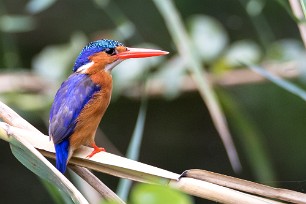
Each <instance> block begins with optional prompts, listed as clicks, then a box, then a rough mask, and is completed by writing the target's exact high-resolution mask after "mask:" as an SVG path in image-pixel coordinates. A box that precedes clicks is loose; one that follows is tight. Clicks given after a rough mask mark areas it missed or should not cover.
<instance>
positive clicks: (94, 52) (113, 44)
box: [73, 39, 168, 74]
mask: <svg viewBox="0 0 306 204" xmlns="http://www.w3.org/2000/svg"><path fill="white" fill-rule="evenodd" d="M166 54H168V52H165V51H161V50H153V49H143V48H130V47H126V46H124V45H123V44H122V43H120V42H118V41H115V40H107V39H102V40H97V41H94V42H91V43H89V44H88V45H86V46H85V47H84V48H83V50H82V51H81V53H80V55H79V56H78V58H77V60H76V61H75V64H74V67H73V71H74V72H79V73H84V74H92V73H96V72H97V71H99V70H101V69H104V70H105V71H111V70H112V69H113V68H114V67H115V66H116V65H117V64H119V63H120V62H122V61H123V60H125V59H130V58H144V57H153V56H160V55H166Z"/></svg>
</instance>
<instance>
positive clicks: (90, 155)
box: [86, 146, 106, 159]
mask: <svg viewBox="0 0 306 204" xmlns="http://www.w3.org/2000/svg"><path fill="white" fill-rule="evenodd" d="M99 152H106V150H105V149H104V148H103V147H97V146H95V147H94V150H93V151H92V152H91V153H90V154H89V155H87V156H86V159H89V158H91V157H93V156H94V155H95V154H97V153H99Z"/></svg>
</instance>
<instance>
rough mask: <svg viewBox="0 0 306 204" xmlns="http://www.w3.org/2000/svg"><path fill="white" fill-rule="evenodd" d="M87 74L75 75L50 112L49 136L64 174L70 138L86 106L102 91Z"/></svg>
mask: <svg viewBox="0 0 306 204" xmlns="http://www.w3.org/2000/svg"><path fill="white" fill-rule="evenodd" d="M100 90H101V87H100V86H99V85H96V84H94V83H93V82H92V80H91V79H90V77H89V76H88V75H86V74H79V73H74V74H72V75H71V76H70V77H69V78H68V79H67V80H66V81H64V82H63V83H62V85H61V87H60V89H59V90H58V91H57V93H56V95H55V98H54V102H53V104H52V107H51V111H50V119H49V123H50V125H49V135H50V136H51V137H52V140H53V142H54V144H55V150H56V168H57V169H58V170H59V171H61V172H62V173H64V172H65V171H66V165H67V160H68V157H69V137H70V136H71V135H72V133H73V132H74V129H75V127H76V125H77V118H78V116H79V114H80V113H81V111H82V109H83V108H84V106H85V105H86V104H87V103H88V101H89V100H90V99H91V98H92V97H93V95H94V94H95V93H96V92H98V91H100Z"/></svg>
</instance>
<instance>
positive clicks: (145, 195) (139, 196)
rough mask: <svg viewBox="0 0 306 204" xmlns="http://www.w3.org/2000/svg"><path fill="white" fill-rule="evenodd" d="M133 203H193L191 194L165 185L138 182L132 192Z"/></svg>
mask: <svg viewBox="0 0 306 204" xmlns="http://www.w3.org/2000/svg"><path fill="white" fill-rule="evenodd" d="M130 203H132V204H143V203H145V204H161V203H167V204H192V203H193V202H192V199H191V197H190V196H187V195H186V194H183V193H181V192H179V191H177V190H173V189H170V188H168V187H165V186H159V185H150V184H138V185H136V186H135V187H134V188H133V190H132V193H131V202H130Z"/></svg>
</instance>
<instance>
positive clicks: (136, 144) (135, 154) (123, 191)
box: [117, 94, 148, 201]
mask: <svg viewBox="0 0 306 204" xmlns="http://www.w3.org/2000/svg"><path fill="white" fill-rule="evenodd" d="M147 101H148V100H147V95H146V94H144V95H143V97H142V100H141V105H140V109H139V113H138V117H137V121H136V125H135V129H134V132H133V135H132V138H131V142H130V144H129V147H128V150H127V153H126V157H127V158H129V159H133V160H138V158H139V153H140V147H141V141H142V136H143V131H144V126H145V121H146V114H147V106H148V105H147V104H148V102H147ZM131 185H132V181H131V180H127V179H120V181H119V184H118V190H117V194H118V195H119V197H120V198H121V199H122V200H125V201H126V200H127V197H128V193H129V190H130V188H131Z"/></svg>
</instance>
